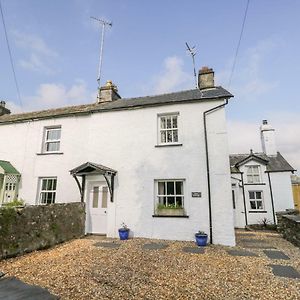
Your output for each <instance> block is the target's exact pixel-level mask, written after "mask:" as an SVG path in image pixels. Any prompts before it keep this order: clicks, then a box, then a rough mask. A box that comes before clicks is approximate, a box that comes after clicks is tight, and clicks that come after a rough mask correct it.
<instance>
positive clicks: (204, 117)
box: [203, 99, 228, 244]
mask: <svg viewBox="0 0 300 300" xmlns="http://www.w3.org/2000/svg"><path fill="white" fill-rule="evenodd" d="M227 104H228V99H225V103H223V104H221V105H218V106H215V107H213V108H211V109H209V110H206V111H205V112H203V122H204V141H205V155H206V173H207V189H208V212H209V235H210V243H211V244H212V243H213V228H212V209H211V190H210V169H209V157H208V140H207V126H206V116H207V115H208V114H209V113H211V112H213V111H216V110H218V109H220V108H223V107H225V105H227Z"/></svg>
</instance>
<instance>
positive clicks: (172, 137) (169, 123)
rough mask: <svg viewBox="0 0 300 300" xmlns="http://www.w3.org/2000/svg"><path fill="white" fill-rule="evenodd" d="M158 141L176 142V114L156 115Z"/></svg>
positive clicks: (161, 142) (165, 142)
mask: <svg viewBox="0 0 300 300" xmlns="http://www.w3.org/2000/svg"><path fill="white" fill-rule="evenodd" d="M158 127H159V132H158V143H159V144H175V143H178V114H168V115H161V116H159V117H158Z"/></svg>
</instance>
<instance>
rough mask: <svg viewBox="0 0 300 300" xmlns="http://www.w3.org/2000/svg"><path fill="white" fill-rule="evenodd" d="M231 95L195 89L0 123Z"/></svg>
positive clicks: (6, 120)
mask: <svg viewBox="0 0 300 300" xmlns="http://www.w3.org/2000/svg"><path fill="white" fill-rule="evenodd" d="M231 97H233V95H232V94H231V93H229V92H228V91H227V90H225V89H224V88H222V87H215V88H212V89H207V90H202V91H200V90H199V89H193V90H187V91H181V92H176V93H169V94H162V95H156V96H146V97H139V98H127V99H126V98H124V99H118V100H115V101H112V102H105V103H92V104H84V105H77V106H69V107H61V108H57V109H48V110H42V111H35V112H28V113H22V114H12V115H4V116H0V125H1V124H6V123H12V122H24V121H28V120H36V119H47V118H54V117H64V116H70V115H77V114H91V113H96V112H105V111H113V110H125V109H137V108H144V107H149V106H159V105H165V104H176V103H184V102H187V103H188V102H197V101H207V100H217V99H224V98H231Z"/></svg>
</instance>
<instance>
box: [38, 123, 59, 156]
mask: <svg viewBox="0 0 300 300" xmlns="http://www.w3.org/2000/svg"><path fill="white" fill-rule="evenodd" d="M54 130H55V131H58V130H59V131H60V137H59V139H48V138H47V136H48V132H50V131H54ZM50 143H58V149H57V150H54V151H51V150H47V148H48V147H47V145H48V144H50ZM60 148H61V126H60V125H59V126H49V127H45V128H44V138H43V147H42V152H43V153H57V152H60V151H61V150H60Z"/></svg>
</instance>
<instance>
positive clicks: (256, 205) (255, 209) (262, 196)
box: [248, 190, 265, 211]
mask: <svg viewBox="0 0 300 300" xmlns="http://www.w3.org/2000/svg"><path fill="white" fill-rule="evenodd" d="M250 193H254V198H253V199H251V198H250ZM256 193H261V199H260V198H257V197H256V196H257V194H256ZM248 198H249V205H250V206H249V210H250V211H263V210H264V209H265V203H264V193H263V191H262V190H251V191H248ZM251 202H254V203H255V208H252V206H251ZM257 202H261V206H262V207H261V208H258V204H257Z"/></svg>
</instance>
